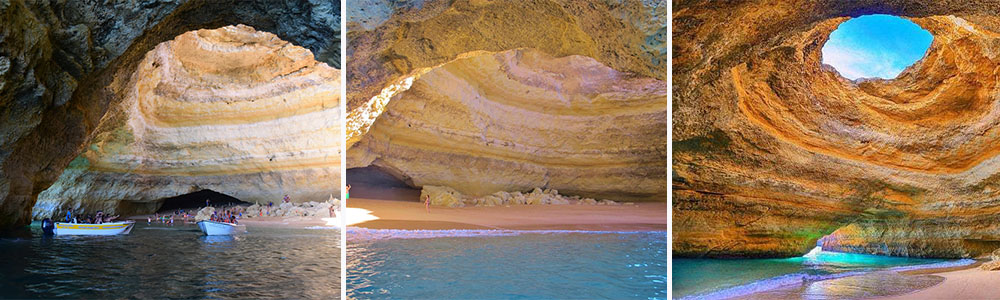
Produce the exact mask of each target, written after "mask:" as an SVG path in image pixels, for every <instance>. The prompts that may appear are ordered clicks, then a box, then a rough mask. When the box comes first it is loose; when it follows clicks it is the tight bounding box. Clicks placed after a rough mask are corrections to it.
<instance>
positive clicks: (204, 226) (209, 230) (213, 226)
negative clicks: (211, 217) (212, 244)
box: [198, 221, 247, 235]
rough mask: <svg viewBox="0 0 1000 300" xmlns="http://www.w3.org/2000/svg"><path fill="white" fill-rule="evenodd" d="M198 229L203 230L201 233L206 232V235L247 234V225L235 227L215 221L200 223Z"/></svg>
mask: <svg viewBox="0 0 1000 300" xmlns="http://www.w3.org/2000/svg"><path fill="white" fill-rule="evenodd" d="M198 228H201V232H204V233H205V235H234V234H240V233H245V232H247V226H246V225H233V224H229V223H221V222H215V221H200V222H198Z"/></svg>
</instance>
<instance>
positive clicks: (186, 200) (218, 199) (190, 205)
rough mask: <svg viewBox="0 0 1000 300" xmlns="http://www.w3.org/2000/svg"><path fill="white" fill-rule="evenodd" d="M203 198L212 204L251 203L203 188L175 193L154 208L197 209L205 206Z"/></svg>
mask: <svg viewBox="0 0 1000 300" xmlns="http://www.w3.org/2000/svg"><path fill="white" fill-rule="evenodd" d="M205 200H209V201H210V203H211V205H212V206H215V207H217V206H230V205H250V204H252V203H250V202H246V201H243V200H240V199H238V198H236V197H233V196H230V195H226V194H223V193H219V192H216V191H213V190H209V189H204V190H200V191H196V192H191V193H187V194H183V195H177V196H173V197H170V198H164V199H163V201H162V202H161V203H160V208H159V209H157V210H156V212H158V213H163V212H172V211H174V210H178V209H184V210H189V209H198V208H202V207H205Z"/></svg>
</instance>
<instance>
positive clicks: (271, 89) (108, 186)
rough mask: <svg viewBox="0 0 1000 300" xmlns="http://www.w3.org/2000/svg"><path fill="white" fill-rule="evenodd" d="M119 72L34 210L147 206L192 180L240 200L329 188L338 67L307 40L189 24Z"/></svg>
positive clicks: (335, 153) (334, 175)
mask: <svg viewBox="0 0 1000 300" xmlns="http://www.w3.org/2000/svg"><path fill="white" fill-rule="evenodd" d="M128 80H129V83H128V86H131V87H132V88H130V89H129V90H128V93H127V94H126V96H125V99H124V100H123V101H121V103H119V104H118V105H116V106H114V107H112V108H111V109H110V110H109V112H108V114H107V115H106V116H105V117H104V118H103V119H102V120H101V124H100V125H99V126H98V129H97V130H96V132H95V138H94V139H92V141H91V144H90V145H89V146H88V147H87V148H86V149H85V150H84V152H83V153H82V154H81V155H80V156H79V157H77V158H76V159H75V160H74V161H73V162H71V163H70V166H69V167H68V168H67V169H66V170H65V171H64V172H63V174H62V175H61V176H60V177H59V179H58V180H57V181H56V183H55V184H53V185H52V186H51V187H49V189H47V190H45V191H44V192H42V193H41V194H40V195H39V197H38V203H37V204H36V206H35V209H34V213H33V214H34V217H35V218H41V217H46V216H51V215H52V214H56V215H59V214H61V213H62V212H64V211H65V210H66V209H68V208H72V209H76V210H79V209H80V208H83V209H86V210H88V211H93V210H96V209H103V210H105V211H108V212H117V213H135V212H140V213H148V212H151V211H148V210H147V211H143V210H145V209H149V208H150V207H152V208H153V209H155V207H156V204H158V203H159V201H161V200H162V199H163V198H167V197H173V196H177V195H181V194H185V193H189V192H194V191H198V190H201V189H211V190H214V191H216V192H220V193H223V194H227V195H230V196H233V197H236V198H239V199H241V200H243V201H248V202H255V201H259V202H267V201H275V202H277V201H280V200H281V199H282V197H283V195H285V194H287V195H289V197H290V198H291V200H292V201H296V202H307V201H317V202H322V201H325V200H326V199H327V198H329V197H330V195H331V194H333V193H335V192H336V191H338V190H339V189H338V188H337V184H338V183H339V182H340V168H339V167H340V152H339V149H340V148H341V147H342V145H343V140H342V139H339V138H338V137H339V136H340V127H339V124H340V122H339V120H341V117H340V114H339V113H338V111H339V99H340V72H339V71H337V70H336V69H333V68H331V67H329V66H327V65H326V64H324V63H319V62H317V61H316V60H315V59H314V58H313V55H312V53H311V52H310V51H309V50H307V49H304V48H301V47H298V46H295V45H291V44H289V43H288V42H285V41H282V40H281V39H279V38H278V37H276V36H275V35H273V34H270V33H266V32H258V31H255V30H254V29H253V28H250V27H247V26H242V25H240V26H228V27H223V28H220V29H215V30H198V31H192V32H188V33H185V34H182V35H180V36H178V37H177V38H176V39H174V40H172V41H168V42H164V43H162V44H160V45H158V46H157V47H156V48H154V49H153V51H150V52H149V53H148V54H147V55H146V57H145V59H143V60H142V61H141V62H139V66H138V68H137V69H136V70H135V71H134V72H133V73H132V74H131V76H130V78H129V79H128ZM121 201H127V202H128V203H126V204H125V205H120V202H121ZM119 207H122V208H121V209H119Z"/></svg>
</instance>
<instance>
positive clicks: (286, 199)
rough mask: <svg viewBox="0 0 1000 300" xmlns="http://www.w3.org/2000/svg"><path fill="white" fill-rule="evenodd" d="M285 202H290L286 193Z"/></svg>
mask: <svg viewBox="0 0 1000 300" xmlns="http://www.w3.org/2000/svg"><path fill="white" fill-rule="evenodd" d="M284 203H288V195H285V202H284Z"/></svg>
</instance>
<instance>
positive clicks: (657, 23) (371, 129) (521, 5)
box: [346, 0, 669, 203]
mask: <svg viewBox="0 0 1000 300" xmlns="http://www.w3.org/2000/svg"><path fill="white" fill-rule="evenodd" d="M355 12H356V13H357V14H355V15H352V16H351V17H350V18H351V19H350V20H349V22H348V26H349V27H350V28H351V30H349V32H348V38H349V40H350V42H349V43H348V49H349V52H350V53H352V57H351V58H350V60H351V61H352V64H349V65H348V66H347V68H348V69H347V77H348V83H347V85H348V95H347V97H348V103H347V108H348V115H347V118H346V122H347V125H346V126H347V127H348V128H347V133H348V136H347V139H348V140H347V146H348V155H347V156H348V162H347V167H348V168H354V167H366V166H369V165H375V166H377V167H380V168H382V169H385V170H391V172H390V173H393V174H394V175H397V177H399V178H400V179H403V180H404V181H407V182H410V183H411V185H412V186H414V187H421V186H428V185H431V186H448V187H451V188H454V189H455V190H457V191H459V192H461V193H463V194H466V195H468V196H470V197H474V198H479V197H484V196H488V195H491V194H493V193H495V192H498V191H516V190H520V191H524V190H528V189H531V188H534V187H538V186H548V187H552V188H555V189H558V190H560V191H562V192H563V193H567V194H577V195H586V196H589V197H600V198H614V199H616V200H623V199H633V200H637V201H639V200H641V201H664V200H665V199H666V196H667V195H666V193H667V189H668V185H667V173H666V169H667V166H666V163H665V162H666V161H667V160H668V158H667V157H666V156H667V147H666V146H667V141H666V137H665V135H664V134H663V133H664V130H665V129H666V128H667V126H668V124H667V115H666V114H667V82H666V78H667V74H666V72H667V69H666V65H667V64H666V23H667V20H668V19H669V14H668V13H667V10H666V5H665V3H661V2H657V1H627V3H619V4H614V3H610V2H600V1H598V2H581V1H561V0H560V1H493V2H483V1H450V2H444V1H442V2H432V3H426V5H423V6H417V7H413V6H409V5H402V4H400V5H398V6H397V5H395V4H389V3H382V4H378V3H372V5H366V6H365V7H364V9H363V11H362V9H356V10H355ZM402 32H405V33H406V34H401V33H402ZM353 62H356V63H353ZM417 157H419V158H420V159H414V158H417ZM540 200H541V198H531V199H529V198H528V197H527V196H526V197H525V198H522V197H519V196H515V197H514V198H513V199H512V203H519V202H522V201H540ZM489 201H491V202H495V201H496V200H495V199H491V200H489Z"/></svg>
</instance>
